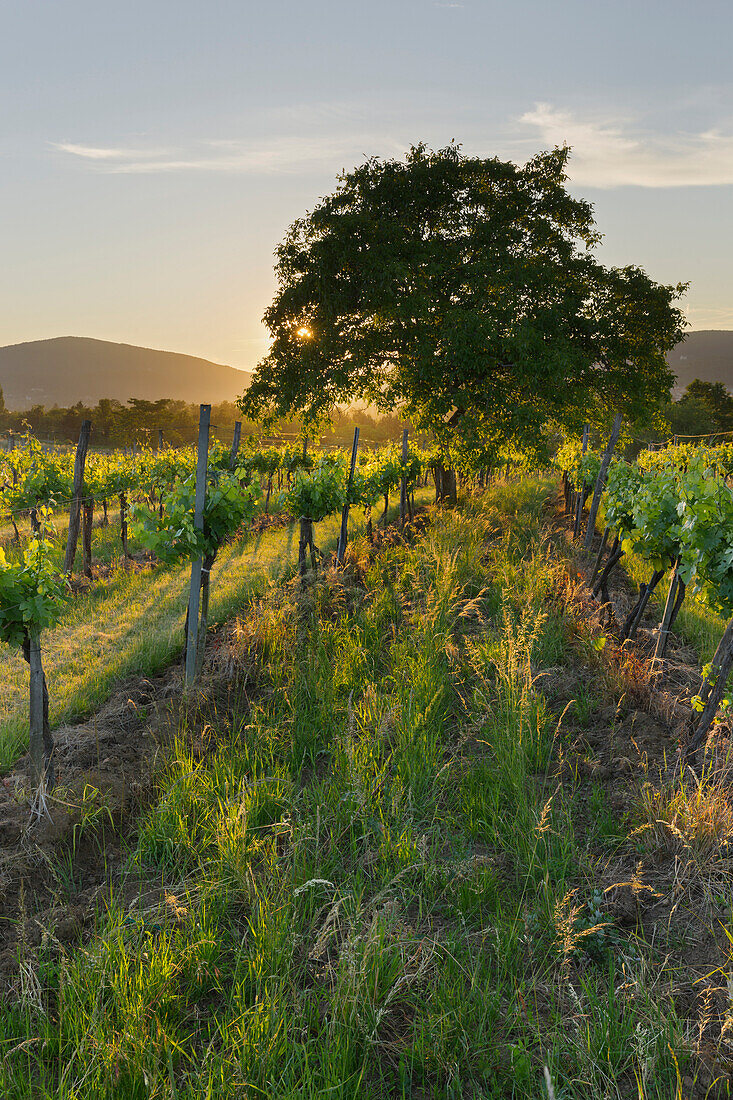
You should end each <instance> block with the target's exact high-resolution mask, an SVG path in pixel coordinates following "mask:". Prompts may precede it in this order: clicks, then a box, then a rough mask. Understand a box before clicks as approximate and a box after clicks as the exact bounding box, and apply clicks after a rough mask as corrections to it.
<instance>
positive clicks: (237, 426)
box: [229, 420, 242, 470]
mask: <svg viewBox="0 0 733 1100" xmlns="http://www.w3.org/2000/svg"><path fill="white" fill-rule="evenodd" d="M241 437H242V421H241V420H235V421H234V439H233V440H232V451H231V454H230V455H229V469H230V470H233V469H234V467H235V466H236V464H237V455H238V454H239V440H240V439H241Z"/></svg>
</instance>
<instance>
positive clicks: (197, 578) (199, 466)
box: [186, 405, 211, 688]
mask: <svg viewBox="0 0 733 1100" xmlns="http://www.w3.org/2000/svg"><path fill="white" fill-rule="evenodd" d="M210 423H211V405H201V406H200V408H199V442H198V455H197V458H196V503H195V507H194V518H193V525H194V527H195V528H196V530H197V531H203V529H204V504H205V501H206V474H207V470H208V465H209V425H210ZM202 567H203V559H202V558H197V559H196V561H194V562H192V563H191V589H190V592H189V597H188V620H187V623H186V687H187V688H189V687H191V685H192V684H193V682H194V680H195V679H196V643H197V635H198V627H199V600H200V598H201V569H202Z"/></svg>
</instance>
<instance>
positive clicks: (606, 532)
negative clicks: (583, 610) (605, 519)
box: [590, 527, 611, 588]
mask: <svg viewBox="0 0 733 1100" xmlns="http://www.w3.org/2000/svg"><path fill="white" fill-rule="evenodd" d="M610 530H611V528H610V527H606V529H605V530H604V532H603V538H602V539H601V545H600V546H599V547H598V553H597V555H596V563H595V565H594V566H593V574H592V576H591V579H590V586H591V588H592V587H593V585H594V584H595V583H596V577H597V576H598V570H599V569H600V568H601V559H602V558H603V551H604V550H605V549H606V543H607V542H608V535H609V532H610Z"/></svg>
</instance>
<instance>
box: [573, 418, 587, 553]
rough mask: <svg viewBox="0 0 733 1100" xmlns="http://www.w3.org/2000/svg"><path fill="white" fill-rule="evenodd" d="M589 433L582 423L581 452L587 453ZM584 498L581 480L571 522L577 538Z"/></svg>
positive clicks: (574, 535) (583, 486)
mask: <svg viewBox="0 0 733 1100" xmlns="http://www.w3.org/2000/svg"><path fill="white" fill-rule="evenodd" d="M589 434H590V427H589V425H588V424H584V425H583V450H582V454H584V455H585V454H587V451H588V436H589ZM584 498H585V482H584V481H583V482H581V485H580V488H579V489H578V492H577V494H576V505H575V523H574V524H573V538H574V539H577V537H578V535H579V534H580V517H581V515H582V514H583V503H584Z"/></svg>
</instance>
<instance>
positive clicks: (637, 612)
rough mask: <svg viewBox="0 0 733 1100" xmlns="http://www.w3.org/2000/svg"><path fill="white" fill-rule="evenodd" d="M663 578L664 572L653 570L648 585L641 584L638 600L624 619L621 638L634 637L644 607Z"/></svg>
mask: <svg viewBox="0 0 733 1100" xmlns="http://www.w3.org/2000/svg"><path fill="white" fill-rule="evenodd" d="M663 576H664V570H663V569H662V570H659V569H655V571H654V572H653V573H652V575H651V578H650V580H649V584H642V585H641V587H640V588H639V598H638V600H637V601H636V603H635V604H634V606H633V607H632V609H631V611H630V612H629V614H628V615H627V617H626V622H625V623H624V625H623V627H622V629H621V637H622V638H633V637H635V635H636V628H637V627H638V625H639V623H640V622H641V618H642V615H643V614H644V611H645V610H646V605H647V604H648V603H649V600H650V599H651V596H652V593H653V592H654V589H655V588H656V587H657V585H658V584H659V582H660V581H661V579H662V577H663Z"/></svg>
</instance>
